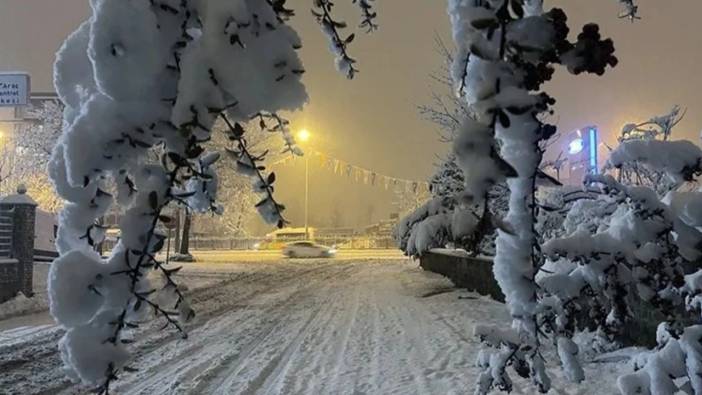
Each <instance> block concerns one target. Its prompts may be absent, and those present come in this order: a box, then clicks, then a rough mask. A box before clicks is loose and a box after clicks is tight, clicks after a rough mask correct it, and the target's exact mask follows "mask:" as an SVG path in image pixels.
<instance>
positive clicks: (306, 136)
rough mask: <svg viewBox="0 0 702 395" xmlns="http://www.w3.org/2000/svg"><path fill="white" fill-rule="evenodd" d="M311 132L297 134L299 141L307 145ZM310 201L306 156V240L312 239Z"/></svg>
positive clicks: (303, 131)
mask: <svg viewBox="0 0 702 395" xmlns="http://www.w3.org/2000/svg"><path fill="white" fill-rule="evenodd" d="M310 136H311V135H310V132H309V131H308V130H307V129H302V130H300V131H299V132H298V133H297V140H298V141H299V142H301V143H306V142H308V141H309V140H310ZM309 201H310V157H309V155H308V154H305V240H309V239H310V231H309V222H308V220H309Z"/></svg>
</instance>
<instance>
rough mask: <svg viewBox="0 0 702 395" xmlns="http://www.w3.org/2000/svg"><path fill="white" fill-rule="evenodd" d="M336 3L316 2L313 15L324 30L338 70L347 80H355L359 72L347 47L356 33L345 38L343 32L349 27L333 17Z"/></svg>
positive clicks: (320, 0)
mask: <svg viewBox="0 0 702 395" xmlns="http://www.w3.org/2000/svg"><path fill="white" fill-rule="evenodd" d="M333 7H334V3H333V2H332V1H330V0H314V8H312V15H314V17H315V18H316V19H317V23H319V25H320V26H321V28H322V32H323V33H324V34H325V35H326V36H327V38H328V39H329V44H330V49H331V51H332V53H333V54H334V56H335V57H336V58H335V62H336V68H337V70H339V71H340V72H342V73H344V74H345V75H346V78H348V79H353V77H354V76H355V75H356V73H357V72H358V69H357V68H356V66H355V63H356V60H355V59H353V58H352V57H351V56H350V55H349V53H348V51H347V47H348V45H349V44H351V42H353V40H354V39H355V38H356V34H355V33H351V34H350V35H348V36H346V37H344V36H343V35H342V33H341V30H343V29H345V28H346V27H347V25H346V22H344V21H341V20H335V19H334V17H333V16H332V8H333Z"/></svg>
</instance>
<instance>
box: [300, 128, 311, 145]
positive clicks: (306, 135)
mask: <svg viewBox="0 0 702 395" xmlns="http://www.w3.org/2000/svg"><path fill="white" fill-rule="evenodd" d="M310 137H312V134H311V133H310V131H309V130H307V129H302V130H300V131H299V132H297V139H298V140H299V141H300V142H301V143H306V142H308V141H309V140H310Z"/></svg>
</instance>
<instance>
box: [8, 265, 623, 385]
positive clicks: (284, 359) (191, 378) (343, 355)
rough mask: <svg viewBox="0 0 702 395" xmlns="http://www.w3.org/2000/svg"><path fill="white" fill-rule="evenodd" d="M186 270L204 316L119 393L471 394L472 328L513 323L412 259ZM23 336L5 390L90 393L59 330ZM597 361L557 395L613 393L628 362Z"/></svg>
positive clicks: (156, 338) (146, 342) (164, 345)
mask: <svg viewBox="0 0 702 395" xmlns="http://www.w3.org/2000/svg"><path fill="white" fill-rule="evenodd" d="M184 272H185V273H184V278H186V279H187V278H189V281H190V282H191V291H190V293H191V298H192V301H193V306H194V307H195V308H196V310H197V312H198V316H197V317H196V319H195V320H194V322H192V323H191V325H190V328H189V331H190V337H189V339H187V340H180V339H179V338H178V336H177V335H176V334H173V333H171V332H160V331H159V330H158V328H159V325H155V324H154V325H153V326H152V327H151V328H147V329H146V338H145V339H142V340H140V341H139V342H138V343H137V344H136V346H137V347H138V348H139V349H140V350H141V352H140V354H139V355H138V356H137V359H136V360H135V361H134V363H132V364H131V366H132V367H134V368H137V369H139V371H138V372H136V373H131V374H126V373H125V374H123V375H122V376H121V380H120V382H119V383H120V384H119V385H118V387H117V388H116V389H117V393H120V394H149V395H151V394H279V393H280V394H464V393H472V390H473V387H472V385H473V383H474V379H475V376H476V375H477V373H478V372H477V369H475V368H474V366H473V365H474V361H475V357H476V354H477V351H478V349H479V344H478V342H477V340H476V339H475V338H474V337H473V336H472V328H473V324H474V323H476V322H481V323H487V322H492V323H501V324H505V325H507V324H508V322H509V321H508V317H507V313H506V309H505V307H504V305H501V304H499V303H496V302H492V301H489V300H486V299H483V298H475V297H474V296H472V295H470V294H467V293H465V292H462V291H456V290H454V289H452V288H451V287H450V284H449V283H448V282H447V281H446V280H445V279H443V278H441V277H440V276H438V275H434V274H431V273H426V272H423V271H422V270H421V269H419V268H417V267H416V265H415V264H413V263H408V261H406V260H403V261H387V260H386V261H376V262H373V261H365V262H351V261H340V260H336V261H326V260H314V261H284V262H277V263H257V264H231V265H229V264H226V265H222V264H218V265H202V264H197V265H193V266H188V267H187V269H186V270H185V271H184ZM188 276H190V277H188ZM195 288H197V289H195ZM459 296H460V298H459ZM25 331H26V332H25V333H24V335H23V336H17V335H18V333H19V334H21V333H22V332H21V330H15V331H12V332H10V333H4V332H0V388H1V389H2V391H0V392H2V393H8V394H14V393H17V394H31V393H39V392H43V393H64V394H68V393H71V394H73V393H83V392H85V393H87V391H82V390H79V389H78V388H77V387H75V386H74V385H72V384H71V383H70V382H68V381H67V380H66V379H65V378H64V377H63V375H62V373H61V371H60V359H59V357H58V354H57V352H56V341H57V340H58V338H59V336H60V332H61V330H60V329H58V328H56V327H38V328H32V329H25ZM593 366H595V367H596V368H597V369H598V370H597V372H592V371H588V373H589V374H595V375H597V377H598V380H597V385H596V386H593V385H592V384H589V386H588V387H587V388H577V387H575V386H574V387H572V388H569V387H563V386H562V385H560V386H559V384H558V383H557V384H556V386H555V387H556V389H555V392H553V393H560V394H590V393H593V394H595V393H613V392H614V391H613V389H614V387H613V380H614V376H613V375H612V372H611V370H612V369H614V370H617V369H621V368H622V366H621V365H616V364H597V365H593ZM591 367H592V366H591ZM554 377H555V378H556V380H557V381H558V380H559V379H558V377H560V375H559V374H558V373H556V372H554ZM5 391H7V392H5ZM517 392H518V393H531V392H532V391H531V388H529V387H527V388H525V389H523V390H522V391H521V392H519V391H517Z"/></svg>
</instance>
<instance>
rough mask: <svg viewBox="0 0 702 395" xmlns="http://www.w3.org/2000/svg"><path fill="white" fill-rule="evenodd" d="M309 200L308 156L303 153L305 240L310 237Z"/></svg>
mask: <svg viewBox="0 0 702 395" xmlns="http://www.w3.org/2000/svg"><path fill="white" fill-rule="evenodd" d="M309 202H310V157H309V156H308V155H305V240H309V239H310V232H309V223H308V219H309Z"/></svg>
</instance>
